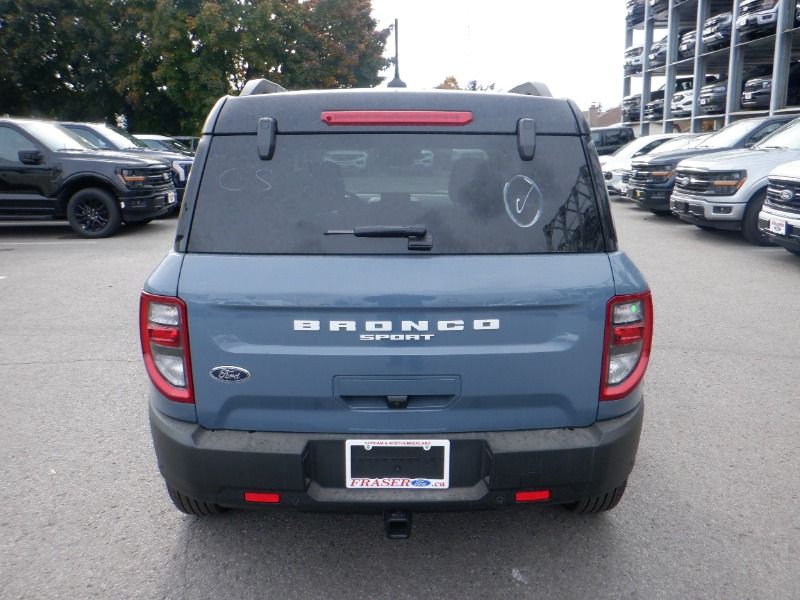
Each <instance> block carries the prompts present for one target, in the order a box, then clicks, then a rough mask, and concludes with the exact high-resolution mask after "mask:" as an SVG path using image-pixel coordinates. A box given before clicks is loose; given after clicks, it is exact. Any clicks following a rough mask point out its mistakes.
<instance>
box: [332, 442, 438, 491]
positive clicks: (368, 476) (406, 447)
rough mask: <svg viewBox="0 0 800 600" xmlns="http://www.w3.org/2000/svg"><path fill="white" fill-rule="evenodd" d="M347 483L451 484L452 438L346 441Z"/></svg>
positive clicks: (372, 485) (375, 485)
mask: <svg viewBox="0 0 800 600" xmlns="http://www.w3.org/2000/svg"><path fill="white" fill-rule="evenodd" d="M345 477H346V479H345V485H346V487H347V488H350V489H395V490H397V489H401V490H402V489H406V490H424V489H437V490H441V489H445V488H448V487H450V440H347V441H346V442H345Z"/></svg>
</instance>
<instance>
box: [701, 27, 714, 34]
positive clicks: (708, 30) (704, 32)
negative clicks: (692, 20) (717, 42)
mask: <svg viewBox="0 0 800 600" xmlns="http://www.w3.org/2000/svg"><path fill="white" fill-rule="evenodd" d="M712 33H714V30H713V29H711V28H710V27H706V28H705V29H703V35H711V34H712Z"/></svg>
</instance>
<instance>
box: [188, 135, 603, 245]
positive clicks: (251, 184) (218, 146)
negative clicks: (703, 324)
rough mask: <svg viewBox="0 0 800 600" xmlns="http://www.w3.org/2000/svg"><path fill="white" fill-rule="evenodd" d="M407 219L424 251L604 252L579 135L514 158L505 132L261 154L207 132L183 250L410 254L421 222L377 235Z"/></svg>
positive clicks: (323, 138)
mask: <svg viewBox="0 0 800 600" xmlns="http://www.w3.org/2000/svg"><path fill="white" fill-rule="evenodd" d="M408 226H422V227H424V229H425V231H426V233H427V235H426V239H425V240H424V241H425V242H426V243H427V248H426V249H425V250H424V251H423V252H424V253H425V254H506V253H511V254H529V253H550V252H600V251H603V250H604V238H603V233H602V228H601V224H600V219H599V215H598V209H597V202H596V198H595V196H594V192H593V187H592V181H591V179H590V177H589V171H588V168H587V165H586V159H585V156H584V152H583V147H582V144H581V141H580V138H578V137H576V136H547V135H539V136H538V137H537V145H536V156H535V158H534V160H533V161H523V160H521V159H520V157H519V153H518V150H517V138H516V136H515V135H473V134H470V135H465V134H425V135H420V134H403V133H392V134H386V133H383V134H339V133H336V134H321V135H320V134H317V135H306V134H292V135H278V137H277V142H276V147H275V153H274V155H273V158H272V159H271V160H261V159H260V158H259V156H258V151H257V142H256V137H255V136H252V135H249V136H248V135H233V136H217V137H215V138H213V140H212V142H211V147H210V149H209V154H208V159H207V162H206V165H205V169H204V171H203V175H202V182H201V185H200V190H199V194H198V199H197V204H196V208H195V214H194V219H193V222H192V227H191V232H190V236H189V243H188V250H189V251H190V252H215V253H247V254H407V253H409V252H412V253H418V252H420V250H419V244H418V243H417V242H421V241H423V240H422V239H421V236H420V233H419V228H417V230H416V232H415V233H414V235H413V236H412V237H411V238H408V237H379V233H378V232H377V231H376V230H375V228H378V227H384V228H393V231H394V233H393V234H392V235H394V236H401V235H402V234H401V233H398V231H397V230H399V231H402V229H399V228H402V227H408ZM358 228H371V229H369V230H368V233H367V234H366V235H364V236H360V235H359V236H356V235H353V233H354V232H357V231H360V232H361V233H364V230H359V229H358ZM424 245H425V244H423V246H424ZM411 246H416V247H417V248H416V249H414V248H411Z"/></svg>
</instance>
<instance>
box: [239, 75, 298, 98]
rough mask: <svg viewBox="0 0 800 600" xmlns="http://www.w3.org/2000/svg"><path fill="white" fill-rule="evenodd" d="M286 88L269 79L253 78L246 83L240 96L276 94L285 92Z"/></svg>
mask: <svg viewBox="0 0 800 600" xmlns="http://www.w3.org/2000/svg"><path fill="white" fill-rule="evenodd" d="M285 91H287V90H286V88H284V87H282V86H280V85H278V84H277V83H275V82H274V81H270V80H269V79H251V80H250V81H248V82H247V83H245V84H244V87H243V88H242V91H241V92H239V95H240V96H255V95H256V94H276V93H278V92H285Z"/></svg>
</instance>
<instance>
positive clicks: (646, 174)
mask: <svg viewBox="0 0 800 600" xmlns="http://www.w3.org/2000/svg"><path fill="white" fill-rule="evenodd" d="M665 169H666V167H665V166H664V165H633V167H632V168H631V170H630V171H629V173H630V174H629V177H628V178H629V181H630V183H631V184H634V185H635V184H645V183H651V182H653V176H652V175H651V173H652V172H653V171H664V170H665ZM658 181H660V182H662V183H663V182H664V180H663V178H659V179H658Z"/></svg>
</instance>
